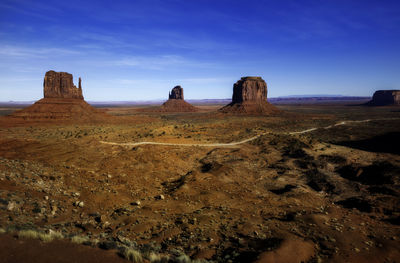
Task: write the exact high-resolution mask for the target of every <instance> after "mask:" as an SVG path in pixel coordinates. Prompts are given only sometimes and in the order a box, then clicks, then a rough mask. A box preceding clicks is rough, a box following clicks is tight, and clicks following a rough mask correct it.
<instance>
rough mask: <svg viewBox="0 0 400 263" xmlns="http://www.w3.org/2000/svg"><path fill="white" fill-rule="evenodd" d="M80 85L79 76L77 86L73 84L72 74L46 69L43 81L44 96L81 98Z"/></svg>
mask: <svg viewBox="0 0 400 263" xmlns="http://www.w3.org/2000/svg"><path fill="white" fill-rule="evenodd" d="M81 85H82V84H81V78H79V88H77V87H76V86H75V85H74V82H73V77H72V74H69V73H67V72H55V71H53V70H50V71H47V72H46V75H45V76H44V81H43V92H44V98H63V99H81V100H83V95H82V86H81Z"/></svg>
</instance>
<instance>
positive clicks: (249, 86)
mask: <svg viewBox="0 0 400 263" xmlns="http://www.w3.org/2000/svg"><path fill="white" fill-rule="evenodd" d="M267 94H268V88H267V83H266V82H265V81H264V80H263V79H262V78H261V77H242V78H241V79H240V80H238V81H237V82H236V83H235V84H234V85H233V95H232V102H231V103H230V104H228V105H226V106H224V107H222V108H221V109H220V110H219V111H220V112H223V113H234V114H256V115H268V114H272V113H278V112H280V110H279V109H278V108H276V107H275V106H273V105H272V104H270V103H268V102H267Z"/></svg>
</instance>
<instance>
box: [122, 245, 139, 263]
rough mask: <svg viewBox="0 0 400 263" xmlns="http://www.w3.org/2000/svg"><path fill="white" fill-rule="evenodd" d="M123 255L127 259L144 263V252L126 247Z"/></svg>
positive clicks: (136, 262)
mask: <svg viewBox="0 0 400 263" xmlns="http://www.w3.org/2000/svg"><path fill="white" fill-rule="evenodd" d="M122 255H123V256H124V258H126V259H127V260H130V261H132V262H134V263H142V262H143V257H142V254H141V253H140V252H139V251H137V250H134V249H131V248H126V249H125V250H124V251H123V253H122Z"/></svg>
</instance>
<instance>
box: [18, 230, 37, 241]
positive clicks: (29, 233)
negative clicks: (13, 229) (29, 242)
mask: <svg viewBox="0 0 400 263" xmlns="http://www.w3.org/2000/svg"><path fill="white" fill-rule="evenodd" d="M18 237H19V238H32V239H38V238H39V233H38V232H37V231H35V230H21V231H19V232H18Z"/></svg>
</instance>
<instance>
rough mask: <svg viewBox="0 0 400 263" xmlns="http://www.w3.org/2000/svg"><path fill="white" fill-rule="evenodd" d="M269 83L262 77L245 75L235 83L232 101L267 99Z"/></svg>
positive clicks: (261, 100)
mask: <svg viewBox="0 0 400 263" xmlns="http://www.w3.org/2000/svg"><path fill="white" fill-rule="evenodd" d="M267 93H268V90H267V83H265V81H264V80H263V79H262V78H261V77H243V78H241V79H240V80H238V81H237V82H236V83H235V84H234V85H233V95H232V103H241V102H244V101H253V102H263V101H267Z"/></svg>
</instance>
